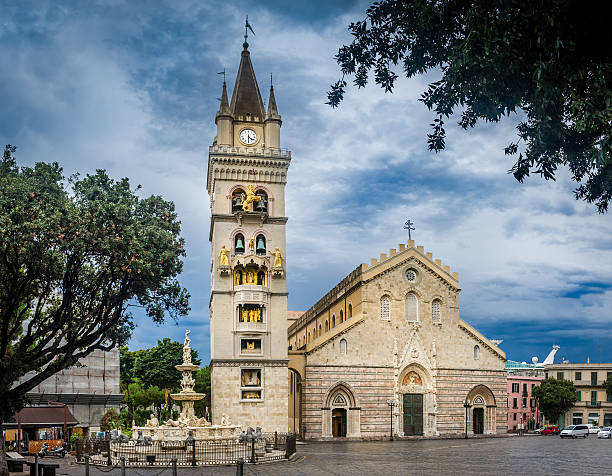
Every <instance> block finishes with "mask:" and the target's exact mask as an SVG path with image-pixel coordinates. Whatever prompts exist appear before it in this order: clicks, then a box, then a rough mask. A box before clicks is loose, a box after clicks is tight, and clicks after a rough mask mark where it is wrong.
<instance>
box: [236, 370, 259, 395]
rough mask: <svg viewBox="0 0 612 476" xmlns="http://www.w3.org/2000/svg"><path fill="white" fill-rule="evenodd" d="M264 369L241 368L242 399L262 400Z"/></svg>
mask: <svg viewBox="0 0 612 476" xmlns="http://www.w3.org/2000/svg"><path fill="white" fill-rule="evenodd" d="M261 372H262V369H250V368H249V369H241V370H240V397H241V398H242V400H261V399H262V390H263V384H262V380H261Z"/></svg>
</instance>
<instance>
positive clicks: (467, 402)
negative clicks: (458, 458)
mask: <svg viewBox="0 0 612 476" xmlns="http://www.w3.org/2000/svg"><path fill="white" fill-rule="evenodd" d="M463 406H464V408H465V439H466V440H467V437H468V435H467V430H468V408H470V407H471V406H472V404H471V402H470V399H469V398H466V399H465V401H464V402H463Z"/></svg>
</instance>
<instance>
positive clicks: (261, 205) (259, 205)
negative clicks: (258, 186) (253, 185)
mask: <svg viewBox="0 0 612 476" xmlns="http://www.w3.org/2000/svg"><path fill="white" fill-rule="evenodd" d="M255 195H257V196H258V197H260V199H259V201H257V202H256V203H255V211H257V212H267V211H268V194H267V193H266V192H264V191H263V190H257V192H255Z"/></svg>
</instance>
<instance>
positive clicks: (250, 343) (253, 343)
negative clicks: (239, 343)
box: [246, 340, 255, 350]
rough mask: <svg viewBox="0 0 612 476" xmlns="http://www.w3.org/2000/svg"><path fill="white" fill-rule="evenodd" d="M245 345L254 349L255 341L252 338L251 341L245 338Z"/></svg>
mask: <svg viewBox="0 0 612 476" xmlns="http://www.w3.org/2000/svg"><path fill="white" fill-rule="evenodd" d="M246 345H247V346H246V348H247V350H255V341H254V340H252V341H248V340H247V343H246Z"/></svg>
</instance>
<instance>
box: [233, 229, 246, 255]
mask: <svg viewBox="0 0 612 476" xmlns="http://www.w3.org/2000/svg"><path fill="white" fill-rule="evenodd" d="M234 254H237V255H241V254H244V235H243V234H242V233H236V236H235V237H234Z"/></svg>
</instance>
